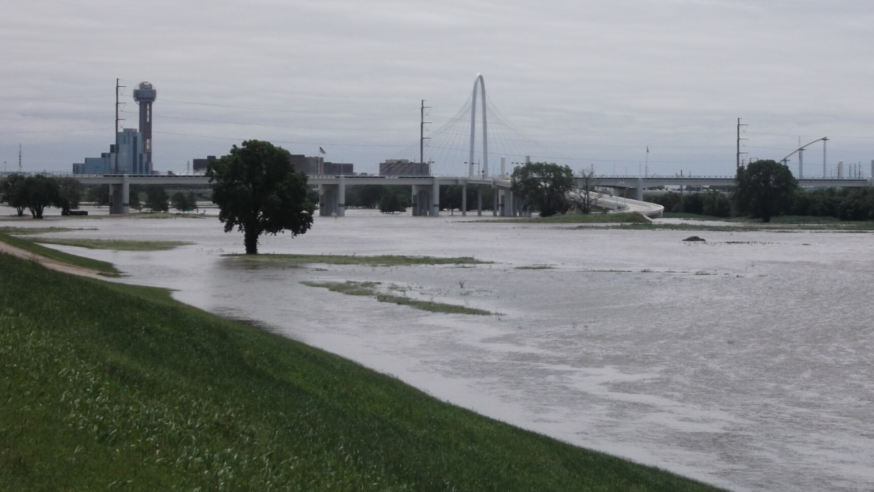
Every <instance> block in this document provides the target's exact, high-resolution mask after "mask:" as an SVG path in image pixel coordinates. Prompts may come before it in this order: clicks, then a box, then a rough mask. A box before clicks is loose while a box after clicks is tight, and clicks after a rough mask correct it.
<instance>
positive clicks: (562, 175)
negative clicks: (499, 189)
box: [512, 162, 574, 217]
mask: <svg viewBox="0 0 874 492" xmlns="http://www.w3.org/2000/svg"><path fill="white" fill-rule="evenodd" d="M512 179H513V187H512V190H513V193H514V194H516V195H518V196H519V198H520V203H523V204H525V203H527V204H531V205H534V206H536V207H537V209H538V210H540V216H541V217H550V216H552V215H555V214H557V213H564V211H565V210H567V208H568V201H567V194H568V192H569V191H571V189H572V188H573V186H574V172H573V171H571V168H570V167H568V166H559V165H558V164H554V163H547V162H533V163H529V164H525V165H524V166H521V167H517V168H516V169H515V170H514V171H513V175H512Z"/></svg>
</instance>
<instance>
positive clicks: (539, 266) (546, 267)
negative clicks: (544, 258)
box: [516, 265, 555, 270]
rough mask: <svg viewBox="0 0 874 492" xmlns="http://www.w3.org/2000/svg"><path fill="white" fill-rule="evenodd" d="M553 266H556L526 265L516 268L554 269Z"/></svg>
mask: <svg viewBox="0 0 874 492" xmlns="http://www.w3.org/2000/svg"><path fill="white" fill-rule="evenodd" d="M553 268H555V267H553V266H552V265H526V266H519V267H516V270H552V269H553Z"/></svg>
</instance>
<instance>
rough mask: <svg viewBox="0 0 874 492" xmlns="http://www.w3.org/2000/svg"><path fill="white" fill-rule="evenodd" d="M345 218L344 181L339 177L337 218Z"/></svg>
mask: <svg viewBox="0 0 874 492" xmlns="http://www.w3.org/2000/svg"><path fill="white" fill-rule="evenodd" d="M345 216H346V180H345V179H343V175H342V174H341V175H340V184H338V185H337V217H345Z"/></svg>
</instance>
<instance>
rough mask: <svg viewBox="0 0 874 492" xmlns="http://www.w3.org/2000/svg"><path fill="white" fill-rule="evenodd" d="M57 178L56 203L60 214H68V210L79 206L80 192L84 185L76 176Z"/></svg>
mask: <svg viewBox="0 0 874 492" xmlns="http://www.w3.org/2000/svg"><path fill="white" fill-rule="evenodd" d="M57 180H58V203H57V206H58V207H59V208H60V209H61V215H70V210H75V209H77V208H79V202H80V201H81V200H82V194H83V193H85V190H86V187H85V185H84V184H82V182H81V181H79V180H78V179H76V178H57Z"/></svg>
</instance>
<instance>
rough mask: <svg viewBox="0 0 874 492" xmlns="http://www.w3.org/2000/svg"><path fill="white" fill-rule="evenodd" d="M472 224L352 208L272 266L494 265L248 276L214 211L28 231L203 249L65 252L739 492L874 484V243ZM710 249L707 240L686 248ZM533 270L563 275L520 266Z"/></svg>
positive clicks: (562, 435)
mask: <svg viewBox="0 0 874 492" xmlns="http://www.w3.org/2000/svg"><path fill="white" fill-rule="evenodd" d="M471 219H475V217H467V218H464V219H463V218H461V217H458V216H455V217H450V216H442V217H439V218H425V217H423V218H419V217H409V216H383V215H380V214H378V213H373V212H356V211H352V212H350V214H349V216H348V217H345V218H342V219H333V218H323V217H318V218H317V219H316V222H315V225H314V227H313V229H312V230H311V231H310V232H308V233H307V234H305V235H303V236H298V237H296V238H294V239H291V238H290V237H289V235H287V234H286V235H279V236H276V237H267V238H265V239H264V240H263V241H262V245H261V252H262V253H305V254H338V255H352V254H355V255H377V254H380V255H382V254H397V255H400V254H403V255H431V256H474V257H476V258H477V259H479V260H483V261H490V262H493V263H491V264H485V265H477V266H475V267H464V268H462V267H457V266H401V267H390V268H386V267H370V266H336V265H314V266H310V267H297V268H295V267H289V266H285V267H283V266H280V265H263V264H259V265H252V264H248V263H247V262H245V261H242V260H241V259H239V258H233V257H226V256H222V255H223V254H226V253H240V252H242V251H243V246H242V235H241V234H239V233H236V232H233V233H228V234H224V233H223V232H222V229H221V224H220V223H219V222H218V220H217V219H215V218H205V219H200V220H198V219H162V220H139V219H86V220H75V221H72V220H69V221H64V222H63V223H59V222H52V221H50V220H47V221H45V223H42V224H33V222H29V223H27V224H28V225H30V224H33V225H44V226H48V225H55V226H59V225H64V226H72V227H87V228H97V230H83V231H74V232H68V233H61V234H57V235H58V236H65V237H95V238H120V239H167V240H187V241H192V242H194V243H195V244H194V245H191V246H186V247H182V248H178V249H176V250H173V251H165V252H112V251H96V250H82V249H79V248H70V247H58V249H63V250H65V251H69V252H75V253H76V254H81V255H83V256H89V257H92V258H97V259H102V260H107V261H111V262H113V263H115V264H116V265H117V266H118V267H119V268H120V269H121V270H123V271H125V272H127V273H128V274H130V277H127V278H125V279H122V281H124V282H129V283H137V284H144V285H155V286H163V287H169V288H173V289H177V292H176V293H175V294H174V296H175V297H176V298H177V299H179V300H181V301H183V302H186V303H189V304H192V305H195V306H198V307H201V308H203V309H205V310H208V311H212V312H216V313H218V314H221V315H223V316H229V317H234V318H243V319H249V320H255V321H256V322H258V323H260V324H261V325H262V326H264V327H265V328H266V329H268V330H271V331H274V332H277V333H281V334H282V335H285V336H288V337H291V338H294V339H298V340H301V341H303V342H305V343H308V344H311V345H314V346H317V347H321V348H323V349H325V350H328V351H330V352H334V353H337V354H340V355H342V356H344V357H347V358H349V359H352V360H355V361H358V362H359V363H361V364H363V365H366V366H369V367H372V368H374V369H376V370H378V371H381V372H384V373H388V374H392V375H394V376H396V377H398V378H399V379H401V380H403V381H406V382H408V383H410V384H412V385H413V386H416V387H418V388H421V389H422V390H424V391H426V392H428V393H429V394H431V395H433V396H435V397H437V398H439V399H441V400H446V401H449V402H452V403H454V404H457V405H460V406H463V407H466V408H470V409H473V410H475V411H477V412H479V413H482V414H484V415H488V416H491V417H494V418H497V419H500V420H504V421H506V422H510V423H512V424H515V425H518V426H520V427H524V428H527V429H531V430H534V431H537V432H541V433H543V434H547V435H550V436H553V437H556V438H558V439H561V440H564V441H567V442H570V443H573V444H576V445H580V446H585V447H589V448H594V449H598V450H602V451H606V452H609V453H613V454H616V455H619V456H623V457H626V458H630V459H633V460H635V461H638V462H642V463H646V464H649V465H655V466H658V467H662V468H665V469H668V470H671V471H674V472H677V473H680V474H683V475H687V476H690V477H694V478H696V479H699V480H702V481H705V482H708V483H712V484H715V485H720V486H724V487H726V488H729V489H732V490H740V491H744V490H756V491H759V490H761V491H765V490H767V491H795V490H832V491H844V490H846V491H850V490H853V491H856V490H874V367H872V363H874V328H872V326H874V323H872V321H871V320H872V319H874V304H872V295H871V291H870V288H869V286H870V285H871V279H872V278H874V236H872V235H871V234H868V233H823V232H768V231H763V232H742V233H730V232H691V233H690V232H686V231H626V230H617V229H603V228H585V229H574V228H573V227H566V226H542V225H526V224H506V223H475V222H472V221H471ZM0 225H18V224H12V223H9V222H4V223H0ZM22 225H24V224H22ZM692 234H697V235H699V236H702V237H704V238H705V239H706V240H707V242H706V243H687V242H683V241H682V239H684V238H685V237H688V236H690V235H692ZM531 266H549V267H550V268H544V269H519V268H518V267H531ZM306 280H319V281H325V280H330V281H345V280H354V281H376V282H381V286H383V287H384V288H389V287H391V288H393V289H396V290H397V292H403V295H409V296H418V297H420V298H423V299H434V300H435V301H443V302H451V303H457V304H464V305H469V306H471V307H477V308H482V309H486V310H489V311H494V312H496V313H498V314H496V315H493V316H467V315H448V314H435V313H427V312H423V311H417V310H414V309H411V308H409V307H404V306H397V305H393V304H383V303H379V302H377V301H376V300H374V299H372V298H366V297H353V296H344V295H343V294H339V293H332V292H329V291H327V290H326V289H320V288H314V287H307V286H305V285H303V284H301V282H302V281H306Z"/></svg>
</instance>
